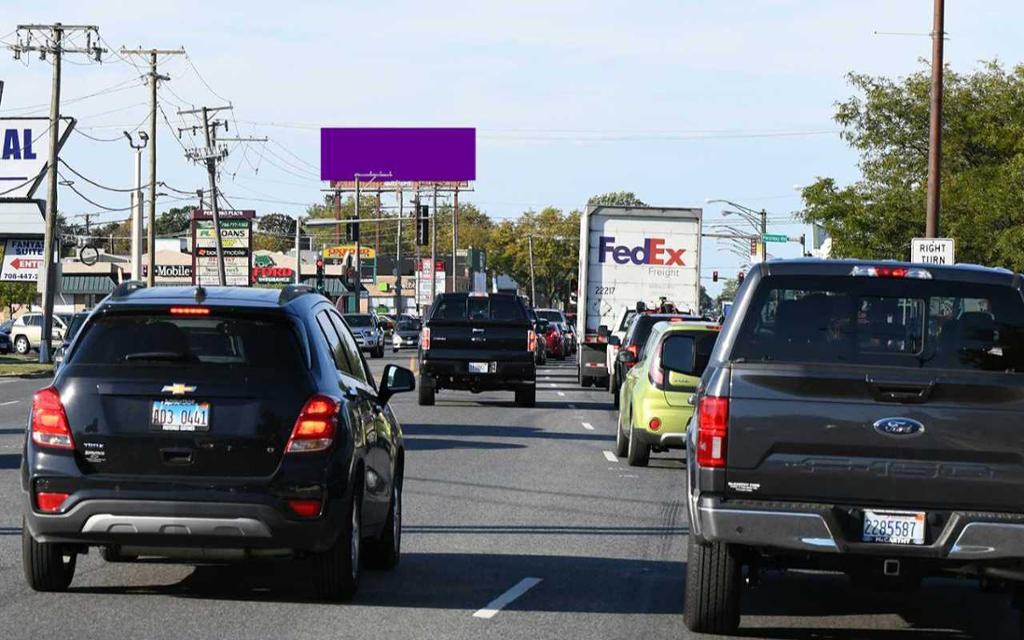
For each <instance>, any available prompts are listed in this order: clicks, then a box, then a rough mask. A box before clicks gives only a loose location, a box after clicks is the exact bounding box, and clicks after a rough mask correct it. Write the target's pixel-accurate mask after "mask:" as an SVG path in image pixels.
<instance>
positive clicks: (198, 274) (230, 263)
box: [192, 209, 256, 287]
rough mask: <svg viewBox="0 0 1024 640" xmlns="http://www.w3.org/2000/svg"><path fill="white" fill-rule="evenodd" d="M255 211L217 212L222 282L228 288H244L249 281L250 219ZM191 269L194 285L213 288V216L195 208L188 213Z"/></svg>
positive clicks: (250, 252) (214, 257)
mask: <svg viewBox="0 0 1024 640" xmlns="http://www.w3.org/2000/svg"><path fill="white" fill-rule="evenodd" d="M255 217H256V212H255V211H230V210H229V211H221V212H220V239H221V248H222V253H223V255H224V279H225V282H226V284H227V286H229V287H248V286H249V283H250V282H251V281H252V275H251V268H252V267H251V262H250V256H251V255H252V220H253V218H255ZM192 247H193V249H192V256H193V257H192V259H193V262H194V266H193V269H192V273H193V274H194V275H193V282H194V283H195V284H205V285H216V284H218V282H219V280H218V274H217V234H216V231H215V230H214V228H213V214H212V213H210V212H208V211H201V210H199V209H196V210H195V211H194V212H193V214H192Z"/></svg>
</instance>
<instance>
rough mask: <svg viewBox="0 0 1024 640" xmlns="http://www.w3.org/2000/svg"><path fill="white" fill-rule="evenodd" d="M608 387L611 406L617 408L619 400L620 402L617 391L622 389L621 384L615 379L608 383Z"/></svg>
mask: <svg viewBox="0 0 1024 640" xmlns="http://www.w3.org/2000/svg"><path fill="white" fill-rule="evenodd" d="M608 387H609V390H610V391H611V392H612V407H613V408H615V409H618V408H619V402H620V400H619V392H620V391H621V389H622V385H620V384H619V383H618V382H617V381H616V382H615V383H609V384H608Z"/></svg>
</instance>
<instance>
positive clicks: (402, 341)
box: [391, 318, 421, 353]
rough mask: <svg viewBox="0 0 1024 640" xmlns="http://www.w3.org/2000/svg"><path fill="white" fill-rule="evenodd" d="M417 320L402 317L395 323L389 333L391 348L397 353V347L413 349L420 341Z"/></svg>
mask: <svg viewBox="0 0 1024 640" xmlns="http://www.w3.org/2000/svg"><path fill="white" fill-rule="evenodd" d="M420 329H421V327H420V322H419V320H413V319H411V318H409V319H402V320H399V321H398V322H396V323H395V330H394V332H392V334H391V350H392V351H394V352H395V353H398V350H399V349H410V348H412V349H415V348H416V347H417V346H418V345H419V343H420Z"/></svg>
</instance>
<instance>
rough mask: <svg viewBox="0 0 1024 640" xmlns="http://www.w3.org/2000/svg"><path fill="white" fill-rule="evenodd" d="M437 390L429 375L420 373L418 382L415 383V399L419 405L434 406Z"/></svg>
mask: <svg viewBox="0 0 1024 640" xmlns="http://www.w3.org/2000/svg"><path fill="white" fill-rule="evenodd" d="M436 394H437V390H436V389H435V388H434V381H433V380H432V379H431V378H430V376H426V375H423V374H420V379H419V382H418V383H417V384H416V399H417V401H418V402H419V405H420V406H421V407H432V406H434V398H435V396H436Z"/></svg>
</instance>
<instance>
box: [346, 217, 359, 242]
mask: <svg viewBox="0 0 1024 640" xmlns="http://www.w3.org/2000/svg"><path fill="white" fill-rule="evenodd" d="M345 227H346V233H347V234H348V241H349V242H359V220H349V221H348V222H346V223H345Z"/></svg>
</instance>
